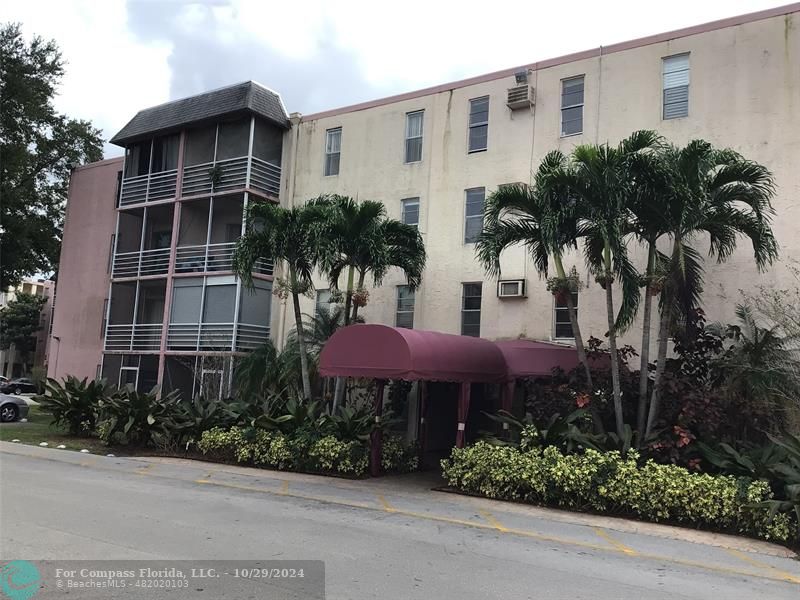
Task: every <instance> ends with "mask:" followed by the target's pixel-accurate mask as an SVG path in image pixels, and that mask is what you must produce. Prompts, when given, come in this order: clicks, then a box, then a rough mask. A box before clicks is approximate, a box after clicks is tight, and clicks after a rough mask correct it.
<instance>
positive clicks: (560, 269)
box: [553, 256, 592, 390]
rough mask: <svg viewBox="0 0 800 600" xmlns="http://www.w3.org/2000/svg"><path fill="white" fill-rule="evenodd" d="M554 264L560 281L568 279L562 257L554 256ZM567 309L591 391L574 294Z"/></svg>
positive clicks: (577, 350)
mask: <svg viewBox="0 0 800 600" xmlns="http://www.w3.org/2000/svg"><path fill="white" fill-rule="evenodd" d="M553 262H554V263H555V265H556V274H557V275H558V277H559V279H566V278H567V275H566V272H565V271H564V265H563V264H562V262H561V257H560V256H554V257H553ZM567 309H568V312H569V323H570V326H571V327H572V337H573V338H574V339H575V351H576V352H577V353H578V360H579V361H580V363H581V364H582V365H583V370H584V373H585V374H586V385H587V386H588V387H589V389H590V390H591V389H592V370H591V369H590V368H589V359H588V358H587V357H586V348H585V347H584V345H583V336H582V335H581V326H580V324H579V323H578V311H577V310H576V309H575V303H574V302H573V301H572V294H567Z"/></svg>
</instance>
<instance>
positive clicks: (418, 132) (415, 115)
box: [406, 110, 425, 163]
mask: <svg viewBox="0 0 800 600" xmlns="http://www.w3.org/2000/svg"><path fill="white" fill-rule="evenodd" d="M424 114H425V111H423V110H418V111H415V112H410V113H406V162H407V163H412V162H419V161H421V160H422V119H423V115H424Z"/></svg>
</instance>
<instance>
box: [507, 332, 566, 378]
mask: <svg viewBox="0 0 800 600" xmlns="http://www.w3.org/2000/svg"><path fill="white" fill-rule="evenodd" d="M495 345H496V346H497V347H498V348H500V352H502V353H503V358H504V360H505V362H506V367H507V369H508V379H509V380H513V379H524V378H525V377H549V376H550V375H552V373H553V369H555V368H561V369H564V371H570V370H571V369H574V368H575V367H577V366H578V353H577V351H576V350H575V347H574V346H571V347H570V346H561V345H559V344H550V343H548V342H537V341H533V340H501V341H499V342H495Z"/></svg>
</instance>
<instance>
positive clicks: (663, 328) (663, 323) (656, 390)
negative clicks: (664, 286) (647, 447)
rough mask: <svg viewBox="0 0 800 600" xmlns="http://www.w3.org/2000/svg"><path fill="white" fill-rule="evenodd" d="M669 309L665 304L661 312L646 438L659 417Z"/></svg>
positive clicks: (667, 339)
mask: <svg viewBox="0 0 800 600" xmlns="http://www.w3.org/2000/svg"><path fill="white" fill-rule="evenodd" d="M669 325H670V322H669V308H668V307H667V306H666V302H664V306H663V308H662V311H661V319H660V324H659V327H658V357H657V358H656V375H655V378H654V379H653V393H652V395H651V396H650V410H649V412H648V414H647V428H646V430H645V434H644V437H645V438H647V437H649V436H650V434H651V433H652V431H653V427H655V424H656V418H657V417H658V402H659V400H660V395H661V390H660V387H661V377H662V376H663V375H664V369H665V368H666V363H667V346H668V342H669Z"/></svg>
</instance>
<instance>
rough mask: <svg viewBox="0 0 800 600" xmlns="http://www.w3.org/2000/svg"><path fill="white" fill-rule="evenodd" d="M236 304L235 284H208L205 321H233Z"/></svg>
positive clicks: (204, 313)
mask: <svg viewBox="0 0 800 600" xmlns="http://www.w3.org/2000/svg"><path fill="white" fill-rule="evenodd" d="M235 305H236V286H235V285H232V284H231V285H209V286H207V287H206V299H205V303H204V304H203V323H232V322H233V314H234V313H233V311H234V307H235Z"/></svg>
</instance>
